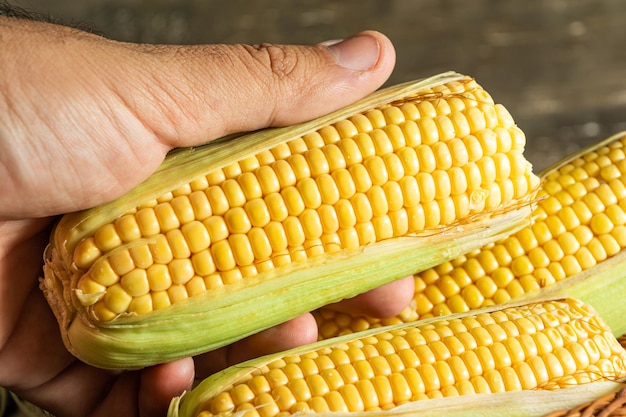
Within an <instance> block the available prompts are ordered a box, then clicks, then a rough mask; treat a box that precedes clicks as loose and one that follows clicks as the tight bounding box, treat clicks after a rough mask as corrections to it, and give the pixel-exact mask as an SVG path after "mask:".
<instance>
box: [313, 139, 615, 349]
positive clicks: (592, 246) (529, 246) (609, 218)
mask: <svg viewBox="0 0 626 417" xmlns="http://www.w3.org/2000/svg"><path fill="white" fill-rule="evenodd" d="M625 147H626V134H624V133H620V134H618V135H615V136H613V137H610V138H608V139H607V140H605V141H602V142H600V143H598V144H596V145H594V146H592V147H590V148H588V149H585V150H583V151H582V152H581V153H578V154H575V155H572V156H570V157H568V158H566V159H564V160H563V161H561V162H559V163H558V164H556V165H555V166H552V167H549V168H547V169H546V170H544V171H543V172H541V173H539V176H540V178H541V180H542V187H541V189H540V190H539V192H538V194H537V204H536V207H535V208H534V209H533V214H532V223H531V224H529V225H528V226H527V227H525V228H523V229H521V230H520V231H518V232H516V233H515V234H513V235H511V236H507V237H506V238H504V239H502V240H500V241H497V242H493V243H489V244H488V245H486V246H485V247H483V248H480V249H478V250H475V251H473V252H470V253H468V254H464V255H462V256H460V257H458V258H456V259H453V260H450V261H447V262H444V263H442V264H441V265H438V266H436V267H433V268H429V269H427V270H425V271H422V272H419V273H417V274H415V275H414V278H415V296H414V300H413V303H412V305H411V306H410V307H408V308H407V309H405V311H403V312H402V313H401V314H400V315H399V316H397V317H393V318H391V319H385V320H380V319H375V318H370V317H352V316H350V315H348V314H345V313H335V312H333V311H331V310H329V309H321V310H320V311H318V312H316V313H315V315H316V319H317V321H318V326H319V328H320V332H319V333H320V337H321V338H329V337H332V336H336V335H339V334H346V333H350V332H353V331H360V330H365V329H367V328H369V327H371V326H380V325H385V324H392V323H397V322H405V321H415V320H418V319H421V318H426V317H432V316H439V315H445V314H450V313H458V312H462V311H468V310H470V309H476V308H480V307H485V306H488V305H493V304H501V303H505V302H508V301H510V300H516V299H519V298H521V297H528V296H529V295H530V294H533V293H537V292H538V291H544V289H545V288H546V287H551V286H553V285H555V284H556V283H558V282H561V281H564V280H566V279H571V278H572V277H574V276H576V275H581V274H583V273H584V274H585V275H586V276H589V275H593V274H594V271H597V270H606V269H607V268H609V266H608V264H609V263H610V262H621V261H620V259H622V258H624V256H625V255H624V253H623V252H624V248H626V157H625V155H626V150H625ZM622 268H623V267H622ZM610 269H612V270H613V271H614V273H616V274H619V271H620V269H621V268H619V267H617V268H616V267H611V268H610ZM590 287H591V285H590V284H589V285H588V288H590ZM602 314H603V317H604V316H605V314H610V312H603V313H602ZM625 330H626V329H625Z"/></svg>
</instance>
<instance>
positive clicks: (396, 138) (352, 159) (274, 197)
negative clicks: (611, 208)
mask: <svg viewBox="0 0 626 417" xmlns="http://www.w3.org/2000/svg"><path fill="white" fill-rule="evenodd" d="M524 144H525V138H524V135H523V133H522V132H521V130H520V129H519V128H518V127H517V126H516V125H515V124H514V122H513V119H512V118H511V116H510V115H509V114H508V112H507V111H506V109H505V108H504V107H503V106H501V105H499V104H495V103H494V102H493V100H492V99H491V97H490V96H489V95H488V94H487V93H486V92H485V91H484V90H483V89H482V88H481V87H480V86H479V85H478V84H477V83H476V82H475V81H474V80H472V79H470V78H468V77H465V76H460V75H458V74H453V73H446V74H442V75H440V76H437V77H433V78H430V79H426V80H423V81H421V82H417V83H414V84H406V85H400V86H397V87H393V88H391V89H390V90H386V91H381V92H379V93H377V94H375V95H373V96H372V97H370V98H368V99H366V100H364V101H361V102H359V103H357V104H355V106H352V107H350V108H347V109H343V110H341V111H339V112H336V113H333V114H331V115H329V116H326V117H324V118H321V119H318V120H315V121H313V122H311V123H307V124H303V125H299V126H294V127H289V128H283V129H274V130H266V131H262V132H257V133H253V134H249V135H244V136H241V137H239V138H236V139H235V140H230V141H229V140H223V141H217V142H216V143H213V144H210V145H208V146H207V147H204V148H194V149H186V150H180V151H178V152H175V153H173V154H171V155H170V156H169V157H168V159H167V161H166V162H165V163H164V165H163V166H162V168H161V169H160V170H159V171H158V172H157V173H156V174H155V175H154V176H153V177H151V178H150V179H148V180H147V181H146V183H144V184H142V185H141V186H140V187H138V188H137V189H136V190H134V191H132V192H131V193H129V194H128V195H126V196H123V197H121V198H120V199H118V200H117V201H115V202H112V203H111V204H107V205H104V206H101V207H97V208H94V209H92V210H88V211H86V212H83V213H76V214H71V215H68V216H65V217H64V218H63V219H62V220H61V221H60V223H59V225H58V226H57V227H56V230H55V233H54V235H53V238H52V241H51V245H50V247H49V249H48V251H47V263H46V267H45V272H46V276H45V279H44V281H43V287H44V290H45V293H46V295H47V297H48V300H49V302H50V304H51V306H52V308H53V310H54V312H55V314H56V316H57V318H58V320H59V323H60V326H61V330H62V333H63V335H64V340H65V342H66V344H67V346H68V349H69V350H70V351H72V352H74V353H75V354H77V355H78V356H79V357H80V358H81V359H83V360H85V361H87V362H89V363H92V364H94V365H97V366H103V367H137V366H144V365H149V364H151V363H156V362H162V361H166V360H171V359H173V358H176V357H180V356H186V355H191V354H197V353H200V352H202V351H205V350H209V349H213V348H217V347H219V346H222V345H225V344H228V343H231V342H233V341H235V340H237V339H240V338H242V337H245V336H247V335H249V334H251V333H254V332H257V331H259V330H261V329H264V328H267V327H269V326H272V325H275V324H278V323H280V322H283V321H285V320H287V319H289V318H292V317H295V316H297V315H300V314H302V313H303V312H306V311H310V310H312V309H314V308H318V307H320V306H322V305H325V304H328V303H331V302H335V301H338V300H340V299H342V298H346V297H351V296H354V295H357V294H358V293H361V292H364V291H366V290H368V289H371V288H374V287H376V286H379V285H381V284H383V283H385V282H389V281H391V280H394V279H398V278H402V277H403V276H406V275H408V274H410V273H412V272H414V271H415V270H421V269H425V268H427V267H430V266H434V265H436V264H438V263H441V262H443V261H445V260H447V259H450V258H453V257H456V256H458V255H460V254H462V253H465V252H467V251H469V250H471V249H474V248H477V247H479V246H481V245H483V244H485V243H487V242H489V241H491V240H493V239H495V238H497V237H499V236H503V235H506V234H509V233H511V232H513V231H515V230H516V229H518V228H519V227H521V226H522V225H523V222H525V221H526V216H527V214H528V213H529V211H530V209H529V206H528V205H529V202H530V200H531V199H532V197H533V194H534V191H535V188H536V186H537V178H536V177H535V176H534V174H533V173H532V170H531V166H530V164H529V163H528V162H527V161H526V160H525V159H524V156H523V150H524ZM233 323H237V326H233ZM198 329H202V330H201V331H199V330H198Z"/></svg>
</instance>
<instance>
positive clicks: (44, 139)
mask: <svg viewBox="0 0 626 417" xmlns="http://www.w3.org/2000/svg"><path fill="white" fill-rule="evenodd" d="M331 44H332V42H329V43H325V44H320V45H312V46H284V45H268V44H263V45H256V46H249V45H229V46H227V45H200V46H159V45H137V44H128V43H120V42H114V41H111V40H108V39H105V38H103V37H99V36H95V35H91V34H88V33H86V32H82V31H78V30H75V29H70V28H67V27H63V26H58V25H53V24H48V23H41V22H34V21H27V20H20V19H14V18H9V17H0V73H1V74H2V77H0V178H1V179H2V180H1V181H0V196H2V197H0V198H1V199H2V200H1V202H0V386H4V387H7V388H9V389H11V390H12V391H13V392H15V393H16V394H18V395H19V396H20V397H21V398H23V399H25V400H27V401H30V402H32V403H34V404H36V405H38V406H40V407H42V408H44V409H46V410H49V411H50V412H52V413H53V414H55V415H56V416H58V417H63V416H111V415H124V416H162V415H165V412H166V410H167V406H168V404H169V401H170V398H171V397H173V396H176V395H179V394H180V393H181V392H182V391H184V390H185V389H189V388H190V386H191V383H192V381H193V379H194V377H205V376H207V375H208V374H210V373H212V372H215V371H216V370H218V369H222V368H224V367H226V366H228V365H231V364H234V363H236V362H239V361H242V360H244V359H248V358H251V357H254V356H258V355H261V354H266V353H270V352H274V351H277V350H283V349H286V348H289V347H293V346H297V345H300V344H303V343H308V342H312V341H314V340H315V339H316V337H317V329H316V325H315V321H314V320H313V318H312V316H311V315H310V314H307V315H304V316H301V317H299V318H297V319H294V320H292V321H290V322H287V323H284V324H282V325H280V326H277V327H275V328H272V329H269V330H267V331H265V332H262V333H259V334H257V335H255V336H251V337H250V338H248V339H245V340H242V341H240V342H238V343H236V344H233V345H231V346H228V347H226V348H223V349H220V350H218V351H215V352H211V353H208V354H204V355H201V356H199V357H196V358H185V359H181V360H178V361H175V362H172V363H167V364H162V365H157V366H154V367H150V368H147V369H143V370H140V371H132V372H119V371H118V372H111V371H105V370H101V369H96V368H92V367H90V366H87V365H85V364H83V363H81V362H79V361H78V360H76V359H75V358H74V357H72V356H71V355H70V354H69V353H68V352H67V351H66V349H65V348H64V346H63V344H62V342H61V339H60V336H59V333H58V326H57V324H56V321H55V319H54V317H53V315H52V314H51V312H50V309H49V308H48V305H47V304H46V301H45V300H44V298H43V296H42V293H41V291H40V290H39V287H38V279H39V277H40V276H41V275H42V271H41V266H42V252H43V249H44V247H45V245H46V243H47V241H48V236H49V233H50V228H51V225H52V223H53V222H54V220H55V218H56V216H58V215H60V214H62V213H66V212H70V211H74V210H79V209H83V208H87V207H91V206H94V205H97V204H100V203H104V202H106V201H109V200H111V199H113V198H115V197H117V196H119V195H121V194H123V193H124V192H125V191H128V190H129V189H131V188H132V187H134V186H135V185H137V184H138V183H139V182H141V181H142V180H143V179H145V178H146V177H147V176H149V175H150V174H151V173H152V172H153V171H154V170H155V169H156V168H157V167H158V165H159V164H160V163H161V161H162V160H163V158H164V156H165V154H166V153H167V151H168V150H170V149H172V148H173V147H177V146H190V145H196V144H200V143H204V142H206V141H209V140H211V139H215V138H218V137H220V136H223V135H225V134H228V133H232V132H238V131H247V130H253V129H259V128H263V127H267V126H283V125H288V124H293V123H297V122H301V121H305V120H308V119H311V118H313V117H316V116H319V115H322V114H324V113H327V112H329V111H332V110H335V109H337V108H339V107H341V106H345V105H348V104H350V103H351V102H353V101H355V100H357V99H359V98H361V97H363V96H365V95H367V94H368V93H370V92H372V91H374V90H375V89H377V88H378V87H379V86H380V85H381V84H382V83H383V82H384V81H385V80H386V79H387V78H388V76H389V75H390V73H391V71H392V69H393V66H394V61H395V55H394V50H393V47H392V45H391V43H390V41H389V40H388V39H387V38H386V37H385V36H384V35H382V34H380V33H376V32H364V33H361V34H359V35H358V36H356V37H353V38H351V39H350V40H348V41H346V42H344V43H342V44H340V45H338V44H335V45H334V46H330V45H331ZM412 293H413V283H412V280H411V279H404V280H400V281H397V282H395V283H392V284H389V285H386V286H384V287H381V288H379V289H376V290H374V291H372V292H370V293H367V294H364V295H361V296H359V297H356V298H355V299H351V300H346V301H344V302H342V303H339V304H337V305H335V306H334V308H336V309H338V310H341V311H350V312H356V313H365V314H370V315H373V316H380V317H386V316H391V315H394V314H397V313H398V312H399V311H401V310H402V309H403V308H404V307H405V306H406V305H407V304H408V302H409V301H410V298H411V295H412Z"/></svg>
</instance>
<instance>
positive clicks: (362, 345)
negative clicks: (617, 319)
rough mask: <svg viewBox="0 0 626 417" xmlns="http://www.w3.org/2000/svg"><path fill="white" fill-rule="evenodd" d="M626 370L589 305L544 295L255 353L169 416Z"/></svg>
mask: <svg viewBox="0 0 626 417" xmlns="http://www.w3.org/2000/svg"><path fill="white" fill-rule="evenodd" d="M624 377H626V351H625V350H624V349H623V348H622V347H621V345H620V344H619V342H618V341H617V339H616V338H615V337H614V336H613V334H612V333H611V329H610V328H609V327H608V325H607V324H606V323H605V322H604V321H603V320H602V319H601V318H600V316H598V315H597V314H596V313H595V311H594V309H593V308H592V307H590V306H589V305H587V304H584V303H582V302H580V301H578V300H575V299H561V300H544V301H539V302H535V303H531V304H523V305H519V306H509V307H506V308H504V307H497V306H496V307H491V308H489V309H485V310H482V311H476V312H469V313H462V314H460V315H455V316H448V317H446V318H437V319H430V320H425V321H421V322H419V323H415V324H412V323H408V324H406V323H405V324H400V325H396V326H388V327H385V328H380V329H372V330H369V331H366V332H361V333H357V334H354V335H347V336H343V337H340V338H335V339H330V340H326V341H322V342H318V343H317V344H314V345H312V346H311V345H309V346H305V347H301V348H297V349H295V350H292V351H289V352H285V353H282V354H278V355H272V356H269V357H265V358H259V359H256V360H252V361H249V362H246V363H243V364H240V365H237V366H235V367H232V368H230V369H228V370H226V371H224V372H223V373H220V374H216V375H214V376H211V377H209V378H208V379H206V380H205V381H203V382H202V383H201V384H200V385H199V386H198V388H196V389H195V390H193V391H191V393H189V394H187V395H185V396H183V399H182V403H181V404H178V401H179V400H174V402H173V404H174V405H173V406H172V408H171V412H170V417H192V416H193V417H211V416H228V415H235V414H236V415H239V416H242V417H243V416H246V417H256V416H263V417H271V416H278V415H280V416H286V415H291V414H298V413H311V412H315V413H325V412H336V413H339V415H351V416H352V415H353V414H352V413H355V412H365V413H364V415H368V412H369V413H370V414H374V415H376V414H380V413H383V412H391V413H393V411H394V409H396V408H397V407H403V408H404V410H407V409H410V407H411V403H414V402H420V401H424V400H429V399H434V398H445V397H456V396H464V395H469V394H495V393H501V392H509V391H520V390H527V391H535V390H555V389H560V388H566V387H572V386H575V385H578V384H587V383H592V382H597V381H617V380H620V379H622V378H624ZM178 405H180V411H179V412H176V411H178ZM426 407H427V406H426ZM342 413H344V414H342ZM390 415H392V414H390Z"/></svg>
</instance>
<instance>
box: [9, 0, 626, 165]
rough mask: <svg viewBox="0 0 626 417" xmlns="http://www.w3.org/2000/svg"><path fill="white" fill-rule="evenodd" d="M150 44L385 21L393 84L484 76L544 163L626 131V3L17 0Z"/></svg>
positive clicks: (305, 38) (319, 32)
mask: <svg viewBox="0 0 626 417" xmlns="http://www.w3.org/2000/svg"><path fill="white" fill-rule="evenodd" d="M12 3H14V4H18V5H20V6H22V7H26V8H31V9H34V10H38V11H40V12H44V13H48V14H50V15H52V16H53V17H56V18H61V19H62V20H63V21H65V22H66V23H70V22H80V23H90V24H93V25H94V26H95V27H97V28H98V29H99V30H100V31H102V32H103V33H104V34H105V35H106V36H107V37H110V38H113V39H119V40H125V41H132V42H149V43H236V42H246V43H259V42H281V43H313V42H318V41H322V40H326V39H337V38H342V37H346V36H349V35H350V34H352V33H355V32H357V31H360V30H362V29H377V30H380V31H382V32H384V33H386V34H387V35H388V36H389V37H390V38H391V39H392V40H393V41H394V44H395V46H396V49H397V53H398V63H397V66H396V70H395V72H394V74H393V76H392V78H391V79H390V81H389V83H397V82H402V81H408V80H410V79H415V78H422V77H425V76H428V75H432V74H435V73H437V72H441V71H445V70H449V69H452V70H456V71H458V72H462V73H466V74H469V75H472V76H474V77H476V79H477V80H478V81H479V82H480V83H481V84H482V85H483V86H484V87H485V88H486V89H487V90H488V91H489V92H490V93H491V94H492V95H493V96H494V98H495V99H496V101H498V102H501V103H503V104H505V105H506V107H507V108H508V109H509V111H510V112H511V113H512V114H513V116H514V118H515V119H516V121H517V123H518V124H519V125H520V127H521V128H522V129H523V130H524V131H525V132H526V136H527V139H528V146H527V149H528V150H527V155H528V158H529V159H530V160H531V161H532V162H533V163H534V164H535V168H536V169H541V168H543V167H545V166H546V165H548V164H551V163H553V162H555V161H557V160H558V158H559V157H561V156H563V155H565V154H568V153H571V152H574V151H576V150H578V149H580V148H581V147H582V146H585V145H586V144H590V143H592V142H595V141H598V140H600V139H603V138H604V137H606V136H608V135H609V134H611V133H613V132H617V131H620V130H623V129H626V79H625V77H624V71H625V69H626V47H625V46H624V41H625V40H626V30H625V29H624V22H625V21H626V2H624V1H623V0H543V1H542V0H533V1H526V0H509V1H493V0H472V1H467V0H395V1H394V0H389V1H384V0H343V1H320V0H317V1H316V0H302V1H292V0H271V1H270V0H259V1H254V2H252V1H242V0H230V1H227V2H225V1H213V0H143V1H142V0H108V1H107V0H80V1H76V0H13V1H12Z"/></svg>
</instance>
